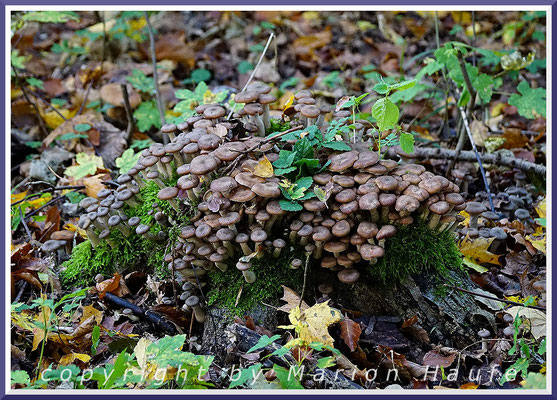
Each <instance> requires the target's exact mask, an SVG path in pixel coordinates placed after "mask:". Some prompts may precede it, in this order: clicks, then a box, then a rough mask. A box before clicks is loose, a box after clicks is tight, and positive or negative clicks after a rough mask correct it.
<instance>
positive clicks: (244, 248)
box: [240, 243, 253, 256]
mask: <svg viewBox="0 0 557 400" xmlns="http://www.w3.org/2000/svg"><path fill="white" fill-rule="evenodd" d="M240 247H241V248H242V252H243V253H244V255H245V256H249V255H250V254H251V253H253V251H251V249H250V248H249V246H248V244H247V243H240Z"/></svg>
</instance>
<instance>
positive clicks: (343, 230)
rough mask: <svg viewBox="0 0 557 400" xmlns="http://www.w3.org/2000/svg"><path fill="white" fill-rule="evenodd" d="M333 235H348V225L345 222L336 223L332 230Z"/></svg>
mask: <svg viewBox="0 0 557 400" xmlns="http://www.w3.org/2000/svg"><path fill="white" fill-rule="evenodd" d="M332 232H333V235H335V236H336V237H343V236H346V235H348V234H349V233H350V223H349V222H348V221H346V220H341V221H338V222H337V223H336V224H335V226H333V229H332Z"/></svg>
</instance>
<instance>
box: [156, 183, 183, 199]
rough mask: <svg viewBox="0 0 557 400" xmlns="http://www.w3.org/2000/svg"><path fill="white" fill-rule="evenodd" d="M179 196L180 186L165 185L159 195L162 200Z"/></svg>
mask: <svg viewBox="0 0 557 400" xmlns="http://www.w3.org/2000/svg"><path fill="white" fill-rule="evenodd" d="M176 196H178V188H177V187H175V186H170V187H165V188H162V189H161V190H159V193H158V194H157V197H158V198H159V199H160V200H170V199H173V198H175V197H176Z"/></svg>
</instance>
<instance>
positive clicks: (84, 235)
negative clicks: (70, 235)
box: [65, 224, 87, 239]
mask: <svg viewBox="0 0 557 400" xmlns="http://www.w3.org/2000/svg"><path fill="white" fill-rule="evenodd" d="M65 228H66V229H67V230H68V231H72V232H77V233H78V234H79V236H81V237H82V238H83V239H87V232H85V230H84V229H81V228H80V227H79V226H76V225H74V224H66V227H65Z"/></svg>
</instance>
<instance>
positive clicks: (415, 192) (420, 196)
mask: <svg viewBox="0 0 557 400" xmlns="http://www.w3.org/2000/svg"><path fill="white" fill-rule="evenodd" d="M402 193H403V194H405V195H407V196H412V197H414V198H416V199H417V200H418V201H424V200H425V199H427V198H428V197H429V192H428V191H427V190H425V189H422V188H421V187H419V186H416V185H410V186H408V187H407V188H406V189H404V192H402Z"/></svg>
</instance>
